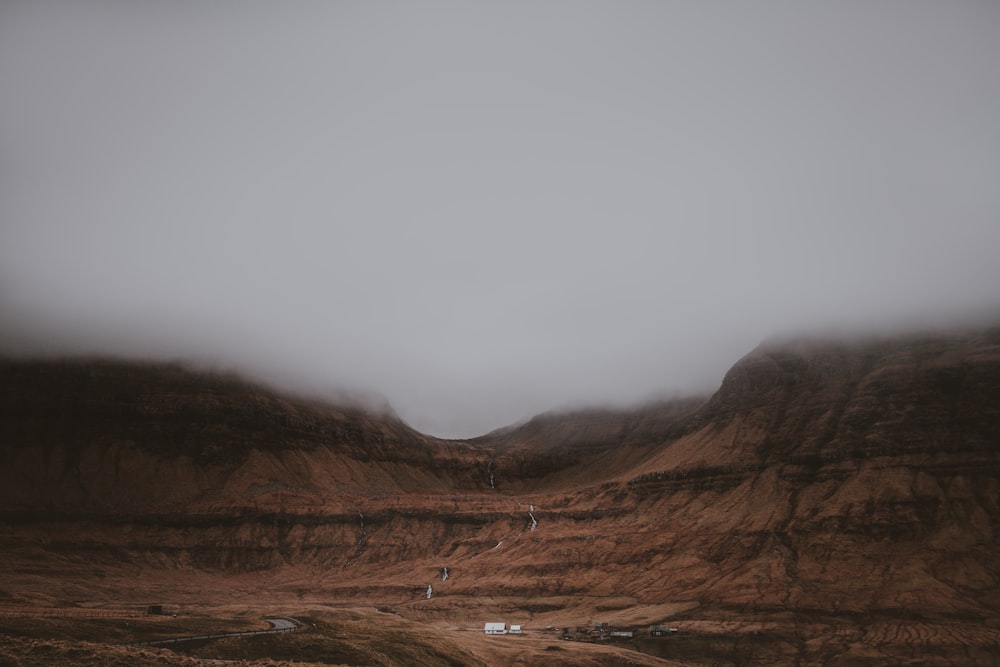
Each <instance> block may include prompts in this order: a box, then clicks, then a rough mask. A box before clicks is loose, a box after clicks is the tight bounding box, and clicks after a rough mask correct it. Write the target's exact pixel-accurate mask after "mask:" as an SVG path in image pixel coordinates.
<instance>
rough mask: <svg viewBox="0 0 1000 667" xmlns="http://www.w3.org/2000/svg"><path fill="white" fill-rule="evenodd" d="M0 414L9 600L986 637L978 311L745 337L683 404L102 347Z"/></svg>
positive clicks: (839, 642) (984, 373)
mask: <svg viewBox="0 0 1000 667" xmlns="http://www.w3.org/2000/svg"><path fill="white" fill-rule="evenodd" d="M0 416H2V419H0V424H2V426H0V428H2V431H0V438H2V439H0V457H2V458H0V464H2V468H0V469H2V471H3V472H2V473H0V474H2V475H3V478H2V487H0V497H2V499H3V502H4V505H3V506H4V507H5V508H7V512H6V513H5V514H4V516H3V521H2V524H3V531H2V532H0V549H2V550H3V552H4V553H6V554H7V558H6V559H5V560H3V561H0V574H2V575H3V577H2V580H3V581H4V582H5V583H4V585H3V588H4V590H3V591H2V594H4V595H7V596H12V597H13V598H18V599H20V597H19V596H24V595H27V594H28V592H29V591H31V590H35V589H37V587H38V586H40V585H41V584H39V582H40V581H43V582H44V581H49V582H50V585H51V590H52V591H55V592H54V593H52V594H53V596H54V597H57V598H60V599H76V598H75V597H73V596H74V595H79V591H80V590H81V589H83V590H86V591H90V592H92V591H94V590H101V589H102V586H103V584H102V583H101V582H102V581H111V580H117V578H118V577H120V576H121V573H122V572H123V571H124V570H128V571H131V572H141V573H142V576H141V577H140V579H139V580H138V582H135V581H133V583H132V584H131V586H130V587H129V590H130V591H131V593H129V594H131V595H135V596H137V597H139V598H142V597H143V596H145V597H148V596H149V595H150V594H152V593H157V592H158V593H157V594H163V593H164V592H166V591H170V595H172V596H173V597H174V599H178V600H179V599H183V598H184V595H185V594H184V593H183V592H181V590H178V589H177V586H176V582H177V581H187V582H201V583H200V584H198V585H201V586H204V585H205V583H204V582H211V586H214V587H221V590H225V591H226V595H229V596H232V595H239V594H245V593H238V591H249V590H253V591H256V592H254V593H252V595H259V594H260V593H259V590H260V586H262V585H264V584H263V583H262V582H266V587H267V590H268V591H269V595H272V596H275V597H276V598H280V599H297V600H306V599H314V600H315V599H322V600H341V601H344V600H356V601H368V602H371V601H376V602H379V601H380V602H381V603H385V604H390V603H391V604H392V605H393V606H394V607H395V608H396V609H398V610H401V612H402V613H404V614H406V615H409V616H410V617H411V618H421V619H428V620H432V619H437V620H442V619H447V620H449V621H450V622H469V621H472V622H473V624H475V623H476V622H480V621H483V620H490V617H491V615H493V614H495V613H496V611H495V610H496V609H497V607H496V605H497V604H499V603H498V602H497V600H498V599H502V600H506V601H507V602H504V603H503V604H505V605H509V609H512V610H519V611H518V613H522V614H527V615H529V616H530V617H531V618H533V619H535V620H534V622H536V623H541V624H545V623H555V624H563V623H571V622H573V621H574V620H576V621H581V620H586V619H587V618H591V619H593V618H594V617H595V616H596V617H598V618H600V617H605V618H607V619H609V620H616V621H618V622H620V623H637V624H638V623H643V622H657V621H661V620H664V619H666V618H671V619H672V621H671V622H677V623H687V627H688V628H690V629H692V631H693V629H695V628H702V629H706V628H709V629H710V628H715V630H712V632H716V631H718V628H720V627H727V628H730V630H727V631H726V632H735V631H734V630H732V629H731V628H733V627H739V628H743V630H740V631H739V632H750V631H751V630H754V631H762V630H766V632H767V633H770V634H769V635H767V637H768V639H767V642H765V643H766V647H762V648H761V647H758V648H759V652H758V654H757V655H758V657H759V660H757V661H758V662H764V663H766V662H773V663H776V664H777V663H782V662H788V661H789V660H793V659H794V660H801V661H804V662H829V660H830V659H832V658H833V657H836V656H848V658H845V659H847V660H848V661H849V662H858V661H861V662H863V661H864V660H868V659H871V660H873V661H874V662H879V661H885V660H890V661H898V660H903V659H906V660H909V659H917V657H920V659H924V660H928V661H929V664H935V663H937V664H969V663H970V662H972V663H975V662H980V660H979V658H977V656H980V657H982V656H983V655H985V656H987V658H989V659H992V657H993V655H994V652H993V650H992V649H991V648H990V647H995V646H997V645H1000V630H997V629H995V628H1000V588H998V586H1000V565H998V563H1000V546H998V540H997V535H998V534H1000V533H998V530H1000V519H998V517H1000V329H987V330H981V331H974V332H968V333H963V334H950V335H938V336H929V335H927V336H909V337H902V338H895V339H871V340H860V341H854V342H836V341H821V340H812V341H793V342H788V343H781V344H777V343H771V344H767V345H763V346H761V347H760V348H758V349H757V350H755V351H753V352H752V353H750V354H749V355H747V356H746V357H744V358H743V359H742V360H740V361H739V362H738V363H737V364H736V365H734V367H733V368H732V369H731V370H730V371H729V373H727V375H726V377H725V378H724V380H723V382H722V384H721V386H720V388H719V390H718V391H717V392H716V393H715V394H714V395H713V396H711V397H710V398H707V399H690V400H685V401H674V402H670V403H663V404H656V405H650V406H646V407H644V408H642V409H639V410H635V411H630V412H629V411H591V412H577V413H569V414H561V415H543V416H540V417H538V418H536V419H534V420H531V421H529V422H527V423H525V424H523V425H521V426H518V427H512V428H509V429H504V430H502V431H500V432H496V433H493V434H490V435H487V436H483V437H482V438H477V439H475V440H471V441H467V442H459V441H441V440H436V439H433V438H428V437H426V436H422V435H420V434H417V433H415V432H413V431H412V430H411V429H409V428H408V427H406V426H405V425H404V424H402V423H400V422H399V421H398V420H395V419H394V418H392V417H389V416H377V415H372V414H367V413H363V412H361V411H357V410H348V409H343V408H334V407H328V406H320V405H314V404H309V403H305V402H301V401H292V400H290V399H287V398H282V397H280V396H277V395H274V394H272V393H270V392H267V391H264V390H262V389H259V388H255V387H252V386H249V385H246V384H243V383H241V382H238V381H235V380H232V379H226V378H218V377H207V378H206V377H204V376H199V375H194V374H191V373H189V372H186V371H183V370H181V369H178V368H175V367H159V366H147V367H135V366H131V365H127V364H113V363H111V364H109V363H100V364H93V363H69V362H65V363H56V364H52V363H42V362H33V363H23V362H6V363H5V364H4V365H3V368H2V372H0ZM491 475H492V477H491ZM491 480H492V483H491ZM443 567H447V568H448V571H449V575H450V576H449V577H448V578H447V580H442V579H441V576H440V575H441V572H442V568H443ZM2 568H6V571H2ZM57 573H58V574H57ZM95 573H97V574H96V575H95ZM244 573H253V575H254V579H253V581H254V582H255V584H253V585H252V587H251V588H250V589H247V588H244V587H245V586H247V585H248V584H247V583H246V580H245V579H243V578H242V577H243V576H244ZM56 581H58V583H51V582H56ZM430 582H434V585H433V587H434V591H435V593H434V597H433V599H430V600H427V599H425V596H424V592H425V589H426V587H427V585H428V583H430ZM74 591H76V592H75V593H74ZM119 594H121V592H120V591H119ZM505 608H506V607H505ZM581 617H582V619H581ZM727 623H728V624H732V623H739V624H742V625H738V626H733V625H726V624H727ZM706 631H707V630H706ZM737 634H738V633H737ZM712 636H716V635H712ZM739 636H740V637H743V635H739ZM755 636H757V635H747V637H751V639H746V641H751V642H756V641H758V640H756V639H752V637H755ZM744 639H745V638H743V639H740V640H739V641H744ZM734 641H735V640H734ZM756 645H757V644H754V646H756ZM657 646H660V645H657ZM646 648H649V647H646ZM661 649H662V646H660V648H658V649H656V650H661ZM662 650H665V649H662ZM705 650H709V649H707V648H706V649H705ZM712 650H714V649H712ZM741 650H742V649H741ZM755 650H757V649H755ZM709 652H710V651H709ZM984 652H985V653H984ZM692 654H693V655H699V653H698V651H693V653H692ZM987 662H988V660H987Z"/></svg>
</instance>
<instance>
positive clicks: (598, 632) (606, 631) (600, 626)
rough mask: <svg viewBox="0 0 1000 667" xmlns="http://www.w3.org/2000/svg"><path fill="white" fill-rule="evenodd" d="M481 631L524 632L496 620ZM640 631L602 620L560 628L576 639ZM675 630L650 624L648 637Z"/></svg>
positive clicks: (564, 634)
mask: <svg viewBox="0 0 1000 667" xmlns="http://www.w3.org/2000/svg"><path fill="white" fill-rule="evenodd" d="M545 630H546V631H547V632H558V631H559V628H554V627H552V626H548V627H546V628H545ZM483 632H484V633H486V634H488V635H520V634H524V632H523V630H522V629H521V626H520V625H511V626H510V627H508V626H507V624H506V623H502V622H496V623H487V624H486V625H485V626H484V627H483ZM641 632H642V631H641V630H636V629H633V628H628V629H626V628H615V627H614V626H613V625H612V624H611V623H605V622H603V621H596V622H595V623H594V624H593V625H592V626H591V625H585V626H581V627H578V628H576V630H575V631H573V630H570V629H569V628H564V629H563V630H562V638H563V639H572V640H577V641H595V640H597V641H600V640H607V639H611V640H615V639H634V638H635V637H637V636H638V635H639V634H640V633H641ZM673 632H677V628H672V627H670V626H669V625H651V626H649V630H648V634H649V636H650V637H666V636H667V635H669V634H670V633H673Z"/></svg>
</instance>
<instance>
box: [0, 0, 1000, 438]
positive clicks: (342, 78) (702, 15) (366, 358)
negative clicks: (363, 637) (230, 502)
mask: <svg viewBox="0 0 1000 667" xmlns="http://www.w3.org/2000/svg"><path fill="white" fill-rule="evenodd" d="M998 25H1000V8H998V7H997V6H996V5H995V4H994V3H981V2H950V3H947V4H941V3H934V2H913V3H907V5H906V7H905V8H902V7H901V8H899V9H898V11H897V10H895V9H894V10H893V11H885V12H882V11H875V10H873V9H872V8H870V7H866V6H861V5H859V6H852V7H844V6H834V5H832V4H831V5H830V6H796V7H789V6H787V4H785V3H777V2H764V3H763V4H760V3H757V4H755V6H754V7H753V8H749V7H738V6H732V7H727V8H725V10H724V11H716V10H715V9H712V8H708V7H701V6H700V5H698V3H692V4H691V6H676V5H663V6H659V5H645V4H634V5H630V6H627V7H614V6H611V5H607V4H603V3H597V2H553V3H551V4H547V5H546V6H545V7H530V8H529V7H526V6H524V5H521V4H518V3H514V4H510V5H504V6H503V7H500V8H490V9H487V8H484V7H473V6H470V7H460V8H459V7H454V6H451V5H443V4H440V3H431V4H430V5H424V6H421V7H419V8H418V7H406V6H396V7H392V8H389V9H386V8H378V7H367V6H354V5H350V4H349V5H339V4H338V5H333V6H323V5H309V4H296V5H295V6H294V7H290V8H289V7H284V6H283V7H281V8H278V7H271V8H268V7H264V6H254V7H244V6H240V7H233V6H226V7H223V6H222V5H219V6H213V7H206V6H200V5H184V6H180V5H177V6H171V7H169V8H159V7H156V8H154V7H145V6H143V7H140V6H136V7H130V8H128V9H127V10H120V8H115V9H112V8H110V7H103V6H92V5H80V6H78V5H76V4H73V3H58V4H56V5H44V6H43V5H41V4H38V3H31V2H13V3H7V4H6V5H5V7H4V9H3V20H2V21H0V96H2V97H3V99H4V104H3V105H2V108H0V156H2V157H0V341H2V342H3V349H5V350H15V349H25V348H29V349H36V350H37V349H41V350H43V351H45V352H55V353H60V352H62V353H68V354H97V355H124V356H127V357H129V358H133V359H149V358H153V359H159V360H163V361H172V360H193V361H196V362H198V363H203V364H208V365H210V366H215V367H221V368H222V369H224V370H229V369H237V370H239V371H240V372H242V373H245V374H248V375H250V376H252V377H257V378H262V379H265V380H267V381H268V382H269V383H272V384H278V385H281V386H283V387H286V388H297V389H299V390H302V391H310V392H316V391H321V392H322V391H327V390H329V389H331V388H333V389H336V390H343V389H347V390H356V391H360V392H368V393H380V394H384V395H385V397H386V399H387V400H388V401H389V403H391V404H392V405H393V406H394V407H395V409H396V410H398V411H399V413H400V415H402V416H403V417H404V419H406V421H407V422H408V423H410V424H413V425H414V426H415V427H416V428H417V429H418V430H421V431H424V432H427V433H433V434H436V435H442V436H452V437H472V436H476V435H480V434H482V433H486V432H488V431H490V430H492V429H495V428H500V427H502V426H505V425H507V424H509V423H512V422H514V421H517V420H520V419H525V418H528V417H530V416H531V415H533V414H537V413H539V412H543V411H546V410H550V409H555V408H562V407H573V406H580V405H590V404H602V403H613V404H616V405H619V406H623V405H629V404H634V403H637V402H642V401H645V400H648V399H649V398H650V397H653V396H656V395H660V394H663V393H666V394H674V393H689V392H695V393H697V392H708V391H712V390H713V389H714V388H715V385H716V383H717V382H718V378H719V377H721V376H722V374H723V373H725V371H726V369H727V364H728V360H731V359H735V358H737V357H738V356H740V355H741V354H743V353H744V352H745V351H746V350H747V349H750V348H752V347H754V346H755V345H757V344H758V342H760V341H761V340H763V339H766V338H769V337H771V336H775V335H784V334H787V333H799V332H805V333H809V332H816V331H819V332H823V331H826V330H828V329H831V328H840V329H846V330H848V331H861V332H866V331H872V330H874V331H877V332H882V333H885V332H891V331H895V330H909V329H912V328H915V327H919V326H927V325H946V324H951V323H954V322H955V321H956V320H961V319H966V318H969V317H979V316H981V314H982V313H984V312H985V313H989V314H995V313H997V312H1000V301H998V298H1000V297H998V296H997V290H996V289H995V286H996V285H998V284H1000V264H998V262H996V258H995V256H994V255H995V252H994V249H995V248H997V247H998V246H1000V225H997V214H998V211H1000V199H998V197H1000V195H998V192H997V188H996V183H997V182H998V181H1000V144H998V138H997V134H996V118H998V117H1000V79H998V77H997V74H996V67H994V63H996V62H998V61H1000V39H997V27H996V26H998Z"/></svg>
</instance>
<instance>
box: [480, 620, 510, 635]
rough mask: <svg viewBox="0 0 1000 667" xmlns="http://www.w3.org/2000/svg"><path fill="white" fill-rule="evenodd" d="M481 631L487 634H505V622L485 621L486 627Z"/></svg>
mask: <svg viewBox="0 0 1000 667" xmlns="http://www.w3.org/2000/svg"><path fill="white" fill-rule="evenodd" d="M483 632H485V633H486V634H488V635H505V634H507V624H506V623H487V624H486V627H485V628H483Z"/></svg>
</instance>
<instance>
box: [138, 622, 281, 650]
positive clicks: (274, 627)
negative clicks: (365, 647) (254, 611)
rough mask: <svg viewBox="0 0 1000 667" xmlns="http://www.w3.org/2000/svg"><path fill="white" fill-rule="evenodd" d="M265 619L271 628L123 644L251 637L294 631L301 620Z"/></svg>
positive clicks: (163, 643) (152, 644) (160, 643)
mask: <svg viewBox="0 0 1000 667" xmlns="http://www.w3.org/2000/svg"><path fill="white" fill-rule="evenodd" d="M264 620H265V621H267V622H268V623H270V624H271V629H270V630H247V631H245V632H222V633H218V634H214V635H194V636H191V637H174V638H173V639H154V640H153V641H148V642H126V643H125V644H123V646H164V645H166V644H179V643H182V642H193V641H204V640H208V639H222V638H223V637H251V636H253V635H269V634H274V633H277V632H292V631H294V630H298V629H299V622H298V621H296V620H295V619H294V618H286V617H284V616H268V617H265V618H264Z"/></svg>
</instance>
